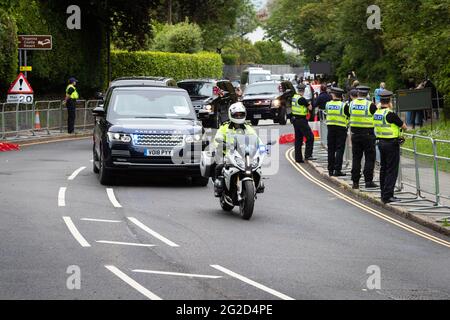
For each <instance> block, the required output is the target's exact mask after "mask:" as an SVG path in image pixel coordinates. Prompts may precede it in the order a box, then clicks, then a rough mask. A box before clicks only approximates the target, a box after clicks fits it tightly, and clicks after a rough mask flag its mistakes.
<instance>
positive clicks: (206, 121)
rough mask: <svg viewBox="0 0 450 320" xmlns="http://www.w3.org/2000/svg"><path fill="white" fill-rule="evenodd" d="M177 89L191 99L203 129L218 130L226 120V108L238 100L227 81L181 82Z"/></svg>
mask: <svg viewBox="0 0 450 320" xmlns="http://www.w3.org/2000/svg"><path fill="white" fill-rule="evenodd" d="M178 87H180V88H182V89H185V90H186V91H187V92H188V93H189V96H190V97H191V100H192V104H193V105H194V108H195V112H196V113H197V116H198V119H199V120H201V121H202V122H203V125H204V126H205V127H211V128H216V129H217V128H219V127H220V125H221V124H222V123H223V122H225V121H227V120H228V108H229V107H230V105H232V104H233V103H235V102H237V100H238V98H237V95H236V92H235V90H234V87H233V85H232V83H231V82H230V81H229V80H213V79H198V80H183V81H180V82H178Z"/></svg>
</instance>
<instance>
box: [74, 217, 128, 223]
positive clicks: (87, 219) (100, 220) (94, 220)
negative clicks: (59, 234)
mask: <svg viewBox="0 0 450 320" xmlns="http://www.w3.org/2000/svg"><path fill="white" fill-rule="evenodd" d="M81 220H83V221H93V222H108V223H120V222H122V221H120V220H105V219H91V218H81Z"/></svg>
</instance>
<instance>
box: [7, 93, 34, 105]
mask: <svg viewBox="0 0 450 320" xmlns="http://www.w3.org/2000/svg"><path fill="white" fill-rule="evenodd" d="M6 102H7V103H33V95H32V94H8V98H7V99H6Z"/></svg>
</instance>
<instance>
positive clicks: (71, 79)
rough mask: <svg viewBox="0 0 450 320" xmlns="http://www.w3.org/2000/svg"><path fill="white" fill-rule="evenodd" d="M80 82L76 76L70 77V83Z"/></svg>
mask: <svg viewBox="0 0 450 320" xmlns="http://www.w3.org/2000/svg"><path fill="white" fill-rule="evenodd" d="M73 82H78V80H77V79H76V78H74V77H70V78H69V83H73Z"/></svg>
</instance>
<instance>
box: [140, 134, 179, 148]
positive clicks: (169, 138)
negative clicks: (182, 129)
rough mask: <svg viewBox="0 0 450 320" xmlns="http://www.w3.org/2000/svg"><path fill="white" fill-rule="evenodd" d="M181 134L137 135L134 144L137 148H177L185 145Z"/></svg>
mask: <svg viewBox="0 0 450 320" xmlns="http://www.w3.org/2000/svg"><path fill="white" fill-rule="evenodd" d="M183 139H184V137H183V135H180V134H137V135H135V137H134V144H135V145H137V146H155V147H176V146H179V145H181V144H183Z"/></svg>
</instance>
